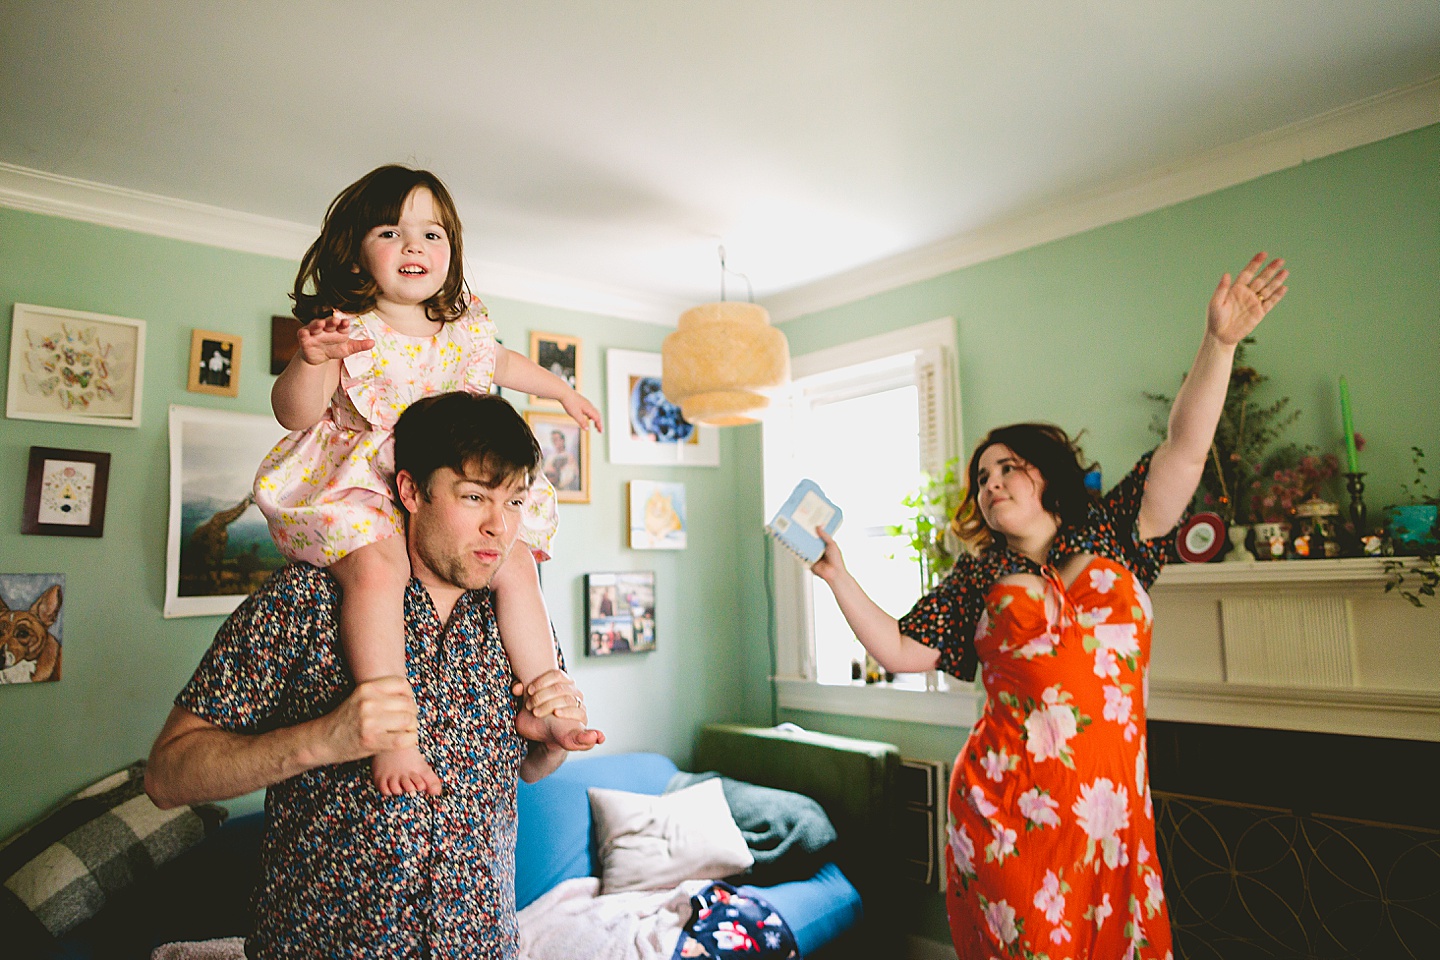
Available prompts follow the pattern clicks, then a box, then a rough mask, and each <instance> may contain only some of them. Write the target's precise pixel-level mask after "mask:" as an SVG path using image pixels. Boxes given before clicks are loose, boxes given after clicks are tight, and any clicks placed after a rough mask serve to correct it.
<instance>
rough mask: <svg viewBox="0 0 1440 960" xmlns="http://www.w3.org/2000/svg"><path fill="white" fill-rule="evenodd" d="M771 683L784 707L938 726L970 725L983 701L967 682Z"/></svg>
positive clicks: (784, 681) (973, 721) (797, 681)
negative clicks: (924, 685)
mask: <svg viewBox="0 0 1440 960" xmlns="http://www.w3.org/2000/svg"><path fill="white" fill-rule="evenodd" d="M955 682H958V681H952V683H955ZM775 686H776V690H777V694H778V697H779V701H780V706H782V707H784V708H785V709H787V710H807V711H809V712H811V713H833V714H840V715H842V716H848V717H868V718H870V719H873V720H899V721H902V722H905V723H927V724H931V725H933V726H940V727H970V726H973V725H974V723H975V721H976V719H977V718H978V717H979V716H980V711H981V709H982V708H983V706H984V702H985V696H984V694H982V693H980V692H978V691H976V690H973V689H970V688H969V687H968V685H966V686H962V687H961V688H960V689H951V690H948V691H939V690H914V689H909V690H906V689H899V688H896V687H893V686H891V685H889V684H885V683H872V684H863V683H856V684H845V685H841V684H821V683H815V682H814V681H811V680H795V679H777V680H776V681H775Z"/></svg>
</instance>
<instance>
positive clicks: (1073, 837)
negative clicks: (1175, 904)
mask: <svg viewBox="0 0 1440 960" xmlns="http://www.w3.org/2000/svg"><path fill="white" fill-rule="evenodd" d="M1148 468H1149V456H1148V455H1147V456H1146V457H1145V458H1142V460H1141V461H1140V463H1139V464H1137V465H1136V467H1135V469H1134V470H1133V471H1132V472H1131V473H1130V475H1129V476H1127V477H1126V478H1125V480H1124V481H1122V482H1121V483H1120V485H1119V486H1117V487H1116V488H1115V490H1114V491H1112V492H1111V493H1110V494H1109V495H1107V496H1106V497H1105V498H1103V499H1101V500H1099V501H1098V502H1097V503H1096V504H1095V506H1094V507H1092V509H1091V515H1090V517H1089V518H1088V519H1087V522H1086V523H1085V524H1082V525H1077V526H1075V527H1073V528H1066V529H1062V530H1061V532H1060V534H1059V535H1057V537H1056V542H1055V546H1054V547H1053V548H1052V551H1051V555H1050V557H1049V560H1050V562H1049V563H1047V564H1046V565H1045V566H1044V567H1040V566H1038V565H1036V564H1035V563H1034V562H1033V561H1029V560H1026V559H1025V558H1023V557H1020V556H1019V555H1018V554H1014V553H1012V552H1010V551H1009V550H1005V549H1003V548H1001V549H995V550H991V551H988V552H987V553H986V554H984V555H983V556H981V557H977V558H970V559H968V560H966V561H963V562H962V563H961V564H960V565H959V566H958V567H957V569H956V570H955V571H954V572H952V574H951V576H950V577H949V578H947V580H946V582H945V583H944V584H942V585H941V586H940V587H938V588H937V589H936V590H935V591H934V592H933V593H931V594H930V595H928V596H927V597H925V598H924V599H922V600H921V602H920V603H919V604H917V605H916V607H915V609H914V610H912V611H911V612H910V613H909V614H907V615H906V617H905V618H904V619H902V620H901V631H902V632H903V633H905V634H906V635H907V636H911V637H915V638H916V639H917V640H920V641H921V642H923V643H927V644H930V645H932V646H937V647H939V648H940V651H941V668H942V669H945V670H947V672H955V673H957V674H959V673H963V672H964V667H965V666H967V665H968V663H967V662H973V659H974V658H978V660H979V663H980V664H981V671H980V675H981V680H982V682H983V684H984V686H985V694H986V700H985V711H984V715H983V716H982V717H981V719H980V721H979V722H978V723H977V724H976V725H975V727H974V728H973V729H972V730H971V732H970V737H969V739H968V740H967V741H966V744H965V748H964V749H963V750H962V751H961V753H960V756H959V758H958V759H957V761H956V763H955V768H954V773H953V775H952V777H951V784H950V798H949V836H950V842H949V844H948V855H947V857H946V860H947V883H948V887H947V893H946V907H947V910H948V913H949V916H950V928H951V935H952V936H953V938H954V941H955V948H956V952H957V954H958V955H959V957H960V958H961V960H970V958H990V957H1024V958H1039V957H1045V958H1050V960H1064V958H1075V960H1082V958H1094V960H1112V958H1113V960H1120V958H1124V960H1133V958H1145V960H1149V958H1156V960H1164V958H1168V957H1170V956H1171V946H1170V923H1169V917H1168V914H1167V912H1166V906H1165V896H1164V891H1163V888H1162V883H1161V877H1160V868H1159V862H1158V857H1157V852H1156V846H1155V821H1154V813H1153V810H1152V806H1151V801H1150V785H1149V778H1148V775H1147V769H1146V754H1145V695H1146V693H1145V691H1146V674H1147V670H1148V665H1149V660H1150V638H1151V626H1152V623H1153V619H1154V617H1153V613H1152V610H1151V606H1150V598H1149V596H1148V595H1147V594H1146V587H1147V586H1148V585H1149V584H1151V583H1153V582H1154V580H1155V577H1156V576H1158V574H1159V570H1160V565H1161V564H1162V563H1163V562H1164V560H1165V559H1166V552H1167V551H1166V543H1167V542H1169V541H1168V540H1167V538H1157V539H1156V540H1152V541H1138V540H1137V539H1136V535H1135V532H1134V529H1135V518H1136V516H1137V514H1138V513H1139V503H1140V495H1141V494H1142V493H1143V491H1144V479H1145V475H1146V473H1147V471H1148ZM1075 554H1082V555H1087V556H1088V557H1089V559H1088V560H1077V561H1076V562H1075V564H1074V566H1073V567H1069V568H1067V567H1066V566H1065V563H1064V561H1065V559H1068V558H1069V557H1072V556H1074V555H1075ZM1061 569H1066V570H1067V572H1068V573H1069V574H1070V575H1071V576H1072V577H1073V579H1072V580H1071V581H1070V582H1069V583H1066V582H1064V581H1063V580H1062V579H1061V576H1060V573H1059V572H1058V571H1059V570H1061ZM1020 573H1029V574H1032V575H1034V576H1031V577H1026V578H1019V580H1018V581H1017V579H1016V578H1013V577H1012V578H1010V579H1008V580H1007V581H1006V582H1003V583H997V582H996V581H997V580H999V579H1000V578H1001V577H1004V576H1006V575H1007V574H1020ZM1036 577H1038V579H1036ZM977 600H978V602H977ZM977 608H978V613H975V612H973V611H975V610H976V609H977ZM970 625H973V628H972V627H971V626H970ZM964 638H972V639H973V643H970V642H966V640H965V639H964ZM957 667H958V668H959V669H956V668H957Z"/></svg>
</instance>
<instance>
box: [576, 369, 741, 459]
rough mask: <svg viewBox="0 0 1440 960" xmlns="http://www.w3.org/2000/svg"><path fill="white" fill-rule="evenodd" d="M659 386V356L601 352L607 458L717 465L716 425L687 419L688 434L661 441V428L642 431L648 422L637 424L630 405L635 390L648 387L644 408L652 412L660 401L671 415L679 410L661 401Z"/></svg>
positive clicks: (662, 431) (717, 443) (634, 411)
mask: <svg viewBox="0 0 1440 960" xmlns="http://www.w3.org/2000/svg"><path fill="white" fill-rule="evenodd" d="M641 381H643V385H642V384H641ZM659 387H660V354H658V353H645V352H642V351H639V350H619V349H610V350H606V351H605V397H606V404H607V410H606V419H605V432H606V434H608V435H609V438H610V462H611V463H625V464H661V465H668V466H676V467H718V466H720V434H719V428H718V427H702V426H693V425H691V424H688V423H686V424H684V426H685V427H690V428H691V430H692V432H691V433H690V435H689V436H688V437H687V438H686V439H684V440H676V441H670V440H665V439H663V433H664V430H665V428H662V430H661V432H659V433H657V432H654V431H652V432H646V424H644V423H642V422H638V419H637V416H636V410H635V407H636V404H634V403H632V399H633V398H634V397H635V396H636V395H637V390H642V391H643V390H648V392H647V393H646V394H645V405H646V410H647V411H652V412H653V411H654V410H655V409H656V407H655V404H664V405H666V407H665V409H666V410H673V415H674V416H676V417H678V415H679V410H678V408H675V407H674V405H673V404H670V403H669V401H668V400H665V399H664V394H663V393H660V392H659ZM640 416H641V417H643V416H644V414H640ZM682 422H683V421H682ZM666 427H673V421H670V422H667V424H666Z"/></svg>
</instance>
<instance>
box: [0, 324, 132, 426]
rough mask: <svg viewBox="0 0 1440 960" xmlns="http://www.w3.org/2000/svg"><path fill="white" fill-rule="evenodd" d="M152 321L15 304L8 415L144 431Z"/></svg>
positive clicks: (7, 398) (7, 399)
mask: <svg viewBox="0 0 1440 960" xmlns="http://www.w3.org/2000/svg"><path fill="white" fill-rule="evenodd" d="M144 384H145V321H143V320H129V319H126V318H125V317H111V316H107V315H105V314H103V313H84V312H82V311H80V310H61V309H59V308H58V307H37V306H35V305H34V304H29V303H17V304H15V311H14V322H13V323H12V325H11V327H10V377H9V383H8V385H7V389H6V395H5V416H7V417H9V418H11V419H12V420H54V421H56V422H59V423H88V424H91V425H93V426H100V427H138V426H140V395H141V388H142V387H143V386H144Z"/></svg>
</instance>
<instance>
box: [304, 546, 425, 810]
mask: <svg viewBox="0 0 1440 960" xmlns="http://www.w3.org/2000/svg"><path fill="white" fill-rule="evenodd" d="M330 572H331V573H333V574H334V575H335V579H336V580H339V581H340V587H341V589H342V590H343V591H344V593H343V595H342V596H341V598H340V642H341V644H342V645H343V646H344V648H345V659H346V661H347V662H348V663H349V665H350V672H351V673H352V674H354V675H355V679H356V680H357V681H364V680H375V679H378V678H380V677H405V675H406V674H405V588H406V586H407V585H408V584H409V582H410V558H409V556H408V555H407V554H406V552H405V539H404V538H403V537H390V538H388V539H385V540H380V541H378V542H376V543H372V544H368V545H366V546H363V547H361V548H359V549H358V550H355V551H352V552H351V553H348V554H346V555H345V556H344V557H341V558H340V559H339V560H337V561H335V562H334V563H333V564H331V565H330ZM370 766H371V775H372V776H373V778H374V780H375V786H376V787H378V788H379V790H380V792H381V793H383V794H385V795H386V796H396V795H398V794H402V793H428V794H431V795H432V796H438V795H439V793H440V778H439V777H437V776H436V775H435V771H434V770H432V769H431V768H430V764H428V763H426V762H425V758H424V757H423V756H421V755H420V750H419V748H418V747H407V748H405V749H403V750H387V751H385V752H383V753H377V754H375V756H374V757H372V758H371V761H370Z"/></svg>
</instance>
